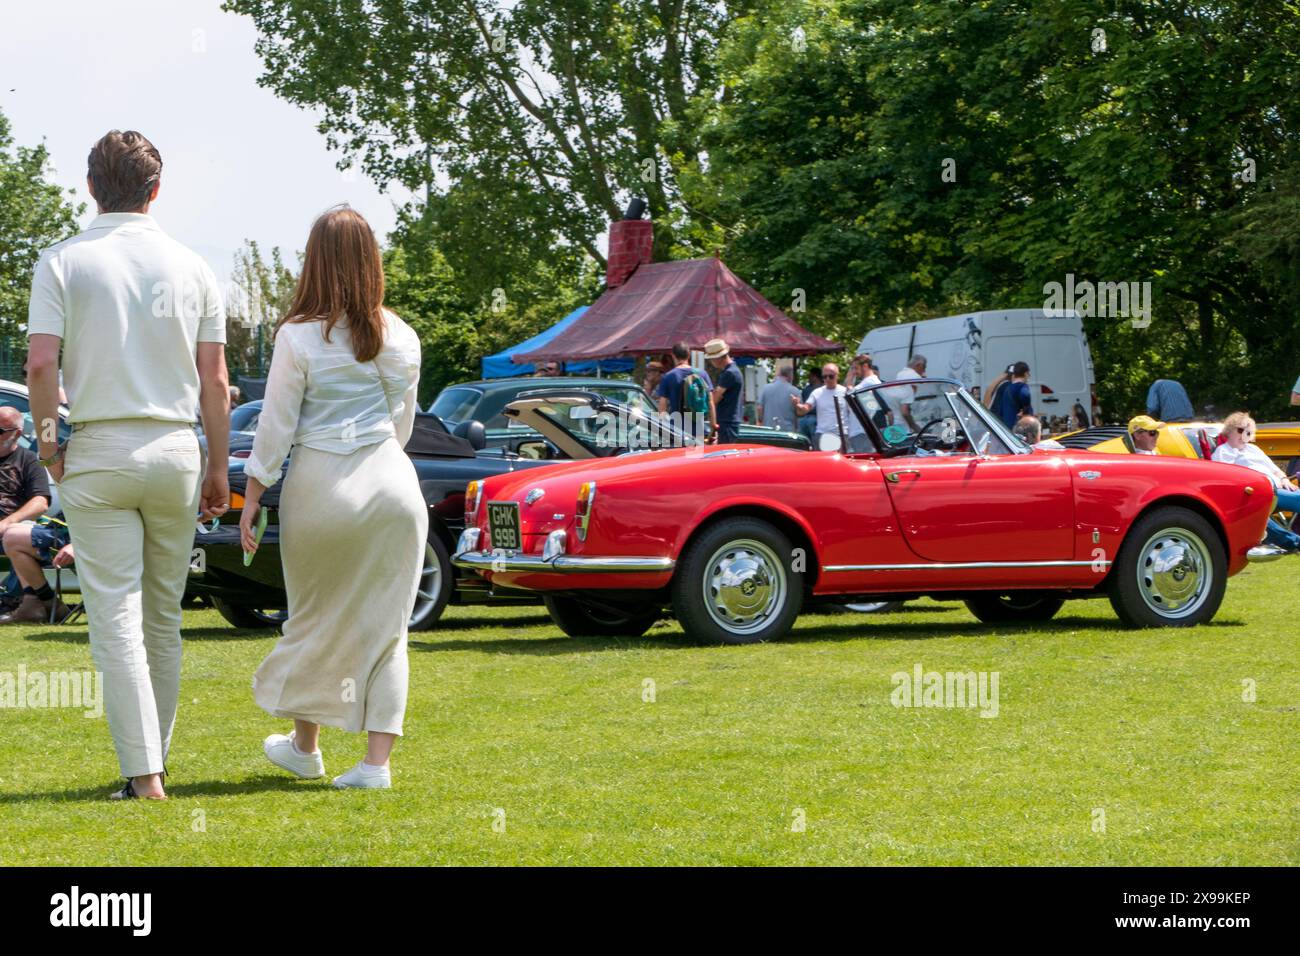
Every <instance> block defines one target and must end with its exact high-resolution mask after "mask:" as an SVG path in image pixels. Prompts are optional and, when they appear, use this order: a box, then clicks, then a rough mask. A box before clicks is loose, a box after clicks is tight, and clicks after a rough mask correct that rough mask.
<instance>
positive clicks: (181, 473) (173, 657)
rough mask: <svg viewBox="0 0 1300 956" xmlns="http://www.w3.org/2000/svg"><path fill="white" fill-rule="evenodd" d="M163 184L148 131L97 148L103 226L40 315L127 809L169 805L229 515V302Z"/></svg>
mask: <svg viewBox="0 0 1300 956" xmlns="http://www.w3.org/2000/svg"><path fill="white" fill-rule="evenodd" d="M161 174H162V159H161V157H160V156H159V155H158V151H157V150H156V149H154V147H153V144H152V143H150V142H149V141H148V140H147V139H145V138H144V137H143V136H141V135H140V134H139V133H136V132H133V131H132V132H126V133H121V132H118V131H117V130H113V131H112V132H110V133H108V134H107V135H105V136H104V137H103V138H102V139H100V141H99V142H97V143H96V144H95V146H94V148H92V149H91V151H90V157H89V171H88V175H87V180H86V184H87V186H88V187H89V189H90V194H91V196H93V197H94V199H95V201H96V202H97V203H98V206H99V213H100V215H99V216H98V217H97V218H96V219H95V220H94V221H93V222H92V223H91V224H90V226H89V227H88V228H87V229H86V231H85V232H83V233H81V234H80V235H78V236H75V237H73V238H72V239H68V240H66V241H64V242H61V243H59V244H58V245H55V246H51V247H50V248H49V249H47V250H45V252H44V253H42V255H41V258H40V261H39V263H38V264H37V266H36V273H35V276H34V278H33V280H32V297H31V305H30V307H29V310H28V317H27V334H28V386H29V388H30V390H31V409H32V418H33V420H34V421H35V423H36V428H37V437H38V439H39V441H40V455H41V464H42V465H44V466H45V467H46V468H48V469H49V471H50V474H51V475H52V476H53V478H54V480H55V481H57V482H59V483H60V486H59V490H60V497H61V499H62V502H63V509H64V515H65V516H66V517H67V520H68V528H69V531H70V532H71V534H72V543H73V546H74V548H75V550H76V555H77V578H78V580H79V582H80V584H81V590H82V597H83V598H84V599H85V603H86V616H87V619H88V621H89V625H90V649H91V654H92V656H93V657H94V659H95V665H96V667H97V668H98V670H99V671H100V672H102V673H103V675H104V709H105V712H106V713H107V715H108V725H109V730H110V731H111V732H112V735H113V744H114V746H115V747H116V749H117V758H118V763H119V764H120V765H121V768H122V773H123V775H124V776H125V777H126V778H127V781H126V786H124V787H123V788H122V789H121V790H120V791H118V792H116V793H114V794H113V797H114V798H117V799H123V798H132V797H144V798H152V799H162V798H163V797H165V793H164V790H163V779H162V778H163V773H164V770H165V761H166V759H167V751H168V748H169V746H170V745H171V735H172V727H173V725H174V723H175V719H176V703H177V697H178V695H179V689H180V673H181V636H180V625H181V606H180V602H181V597H182V595H183V593H184V591H185V578H186V574H187V572H188V568H189V562H190V549H191V547H192V545H193V542H194V522H195V519H196V518H197V517H198V516H199V513H200V511H201V512H202V514H203V516H204V517H213V516H217V515H220V514H223V513H225V511H226V510H227V509H228V507H229V506H228V498H229V488H228V485H227V477H226V471H227V450H228V440H229V435H230V406H229V394H228V392H227V388H228V385H229V383H228V381H227V375H226V358H225V345H224V343H225V340H226V331H225V315H224V310H223V308H222V304H221V292H220V289H219V288H218V286H217V282H216V278H215V277H214V276H213V274H212V270H211V269H210V268H208V266H207V264H206V263H205V262H204V261H203V260H202V259H201V258H199V256H197V255H196V254H194V253H193V252H191V251H190V250H189V249H186V248H185V247H184V246H182V245H181V244H180V243H178V242H176V241H175V240H174V239H172V238H170V237H169V236H168V235H167V234H166V233H164V232H163V231H162V230H161V229H160V228H159V227H158V224H157V223H156V222H154V220H153V218H152V217H151V216H149V214H148V213H149V204H150V203H151V202H153V200H154V199H156V198H157V196H158V184H159V178H160V176H161ZM60 346H62V349H63V371H64V381H65V384H66V386H67V392H68V395H69V398H70V399H71V402H70V412H71V414H70V415H69V420H70V421H71V422H72V425H73V434H72V437H71V438H70V439H69V440H68V443H67V445H66V447H61V446H59V445H58V444H57V441H58V433H57V430H56V428H55V423H56V422H57V416H58V389H59V349H60ZM200 405H201V407H202V412H203V421H204V423H205V425H206V433H207V439H208V456H209V457H208V463H207V472H206V475H203V474H202V471H203V463H202V457H201V454H200V449H199V443H198V437H197V435H196V434H195V431H194V423H195V413H196V411H197V410H198V408H199V406H200Z"/></svg>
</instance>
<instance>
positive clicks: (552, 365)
mask: <svg viewBox="0 0 1300 956" xmlns="http://www.w3.org/2000/svg"><path fill="white" fill-rule="evenodd" d="M561 374H562V370H561V368H560V363H559V362H538V363H537V371H535V372H533V378H556V377H557V376H559V375H561Z"/></svg>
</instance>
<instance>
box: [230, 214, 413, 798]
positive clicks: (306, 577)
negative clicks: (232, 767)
mask: <svg viewBox="0 0 1300 956" xmlns="http://www.w3.org/2000/svg"><path fill="white" fill-rule="evenodd" d="M383 299H384V273H383V264H382V261H381V258H380V252H379V245H378V243H376V242H375V237H374V233H372V232H371V230H370V226H369V225H368V224H367V223H366V221H365V220H364V219H363V218H362V217H361V216H360V215H358V214H357V213H356V212H354V211H353V210H351V209H349V208H347V207H340V208H336V209H332V210H330V211H329V212H327V213H325V214H324V215H322V216H321V217H320V218H319V219H317V220H316V223H315V225H313V226H312V230H311V235H310V237H309V238H308V240H307V252H306V256H305V258H304V260H303V267H302V274H301V276H299V279H298V288H297V291H296V293H295V295H294V301H293V304H292V305H291V306H290V308H289V312H288V314H287V315H286V316H285V317H284V318H283V319H281V320H280V322H279V324H278V325H277V327H276V333H275V351H274V353H273V354H272V357H271V369H270V372H269V373H268V376H267V381H266V395H265V398H264V399H263V401H262V412H261V415H260V417H259V419H258V425H257V436H256V438H255V439H254V441H253V452H252V454H251V455H250V456H249V458H248V460H247V462H246V463H245V465H244V474H245V475H247V476H248V488H247V492H246V493H245V496H244V507H243V514H242V516H241V518H240V532H241V536H242V539H243V545H244V549H245V550H249V551H251V550H253V549H254V540H253V539H254V530H253V529H254V527H255V526H256V523H257V517H258V512H259V511H260V508H261V499H262V493H263V492H264V491H265V489H266V488H267V487H269V486H271V485H273V484H275V482H276V481H277V480H278V479H279V477H280V466H281V464H282V463H283V462H284V459H285V457H286V456H287V455H288V454H289V450H290V447H291V446H292V448H293V457H292V459H291V460H290V465H289V472H288V475H287V477H286V478H285V482H284V488H283V490H282V492H281V494H280V508H279V517H280V523H279V531H280V559H281V562H282V564H283V566H284V584H285V591H286V593H287V596H288V603H289V607H288V612H289V613H288V618H287V619H286V621H285V623H284V627H283V636H282V637H281V638H280V640H279V642H278V643H277V644H276V646H275V648H274V649H273V650H272V651H271V653H270V654H269V655H268V656H267V658H266V660H264V661H263V662H262V666H261V667H259V668H258V669H257V673H256V674H255V675H254V677H253V692H254V698H255V699H256V701H257V703H258V705H259V706H260V707H261V708H262V709H263V710H265V711H267V712H268V713H270V714H272V715H274V716H276V717H288V718H292V719H293V721H294V730H293V732H292V733H290V734H272V735H271V736H270V737H268V738H267V739H266V742H265V744H264V746H263V749H264V751H265V753H266V756H267V757H268V758H269V759H270V760H271V762H272V763H274V764H275V765H276V766H278V767H282V768H283V769H285V770H288V771H290V772H291V773H294V774H297V775H298V776H300V777H307V778H317V777H323V776H324V775H325V767H324V760H323V758H322V756H321V752H320V748H319V746H318V739H319V734H320V727H321V725H322V724H324V725H326V726H330V727H340V728H342V729H344V730H348V731H352V732H353V733H358V732H360V731H363V730H364V731H366V732H367V735H368V738H367V749H366V756H365V759H363V760H362V761H360V762H359V763H357V765H356V766H355V767H353V768H352V769H351V770H349V771H348V772H347V773H345V774H343V775H342V776H339V777H335V778H334V785H335V786H336V787H340V788H342V787H388V786H390V785H391V774H390V770H389V754H390V753H391V752H392V749H393V744H394V743H395V742H396V740H397V737H399V736H400V735H401V733H402V718H403V716H404V714H405V711H406V686H407V660H406V627H407V621H408V620H409V619H410V615H411V610H412V607H413V606H414V604H415V597H416V589H417V587H418V585H419V580H420V570H421V566H422V564H423V557H424V545H425V539H426V537H427V534H428V522H429V515H428V509H427V507H426V505H425V502H424V496H423V494H422V493H421V491H420V484H419V480H418V479H417V477H416V474H415V467H414V466H413V465H412V464H411V460H410V458H408V457H407V456H406V453H405V452H404V451H403V450H402V449H403V447H404V446H405V445H406V442H407V440H408V439H409V438H410V437H411V429H412V426H413V425H414V422H415V413H416V410H417V407H416V400H415V396H416V385H417V384H418V381H419V374H420V341H419V338H418V337H417V336H416V334H415V332H414V331H413V330H412V329H411V327H410V326H408V325H407V324H406V323H405V322H403V321H402V320H401V319H400V318H398V317H397V316H396V315H394V314H393V313H392V312H390V311H388V310H386V309H385V308H384V305H383Z"/></svg>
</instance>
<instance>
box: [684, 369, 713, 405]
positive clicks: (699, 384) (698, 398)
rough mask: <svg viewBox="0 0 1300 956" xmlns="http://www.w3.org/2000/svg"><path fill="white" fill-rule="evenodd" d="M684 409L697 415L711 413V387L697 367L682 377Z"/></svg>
mask: <svg viewBox="0 0 1300 956" xmlns="http://www.w3.org/2000/svg"><path fill="white" fill-rule="evenodd" d="M682 411H683V412H692V413H694V414H697V415H707V414H708V413H709V387H708V386H707V385H705V384H704V378H703V377H702V376H701V375H700V373H699V372H697V371H696V370H695V369H691V374H690V375H687V376H686V377H685V378H683V379H682Z"/></svg>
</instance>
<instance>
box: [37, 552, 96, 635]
mask: <svg viewBox="0 0 1300 956" xmlns="http://www.w3.org/2000/svg"><path fill="white" fill-rule="evenodd" d="M73 563H74V564H75V563H76V562H75V561H74V562H73ZM49 568H50V569H52V570H53V571H54V603H52V604H51V605H50V623H51V624H72V623H73V622H74V621H76V619H77V618H78V617H80V616H81V615H82V614H83V613H85V610H86V602H85V601H84V600H83V601H78V602H77V603H76V604H66V602H65V601H64V600H63V569H62V568H60V567H55V566H54V565H53V564H51V565H49ZM42 570H45V569H44V568H42ZM78 594H80V592H78ZM60 604H64V605H65V606H66V607H67V609H68V613H67V614H65V615H63V620H61V621H60V620H58V615H59V605H60Z"/></svg>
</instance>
